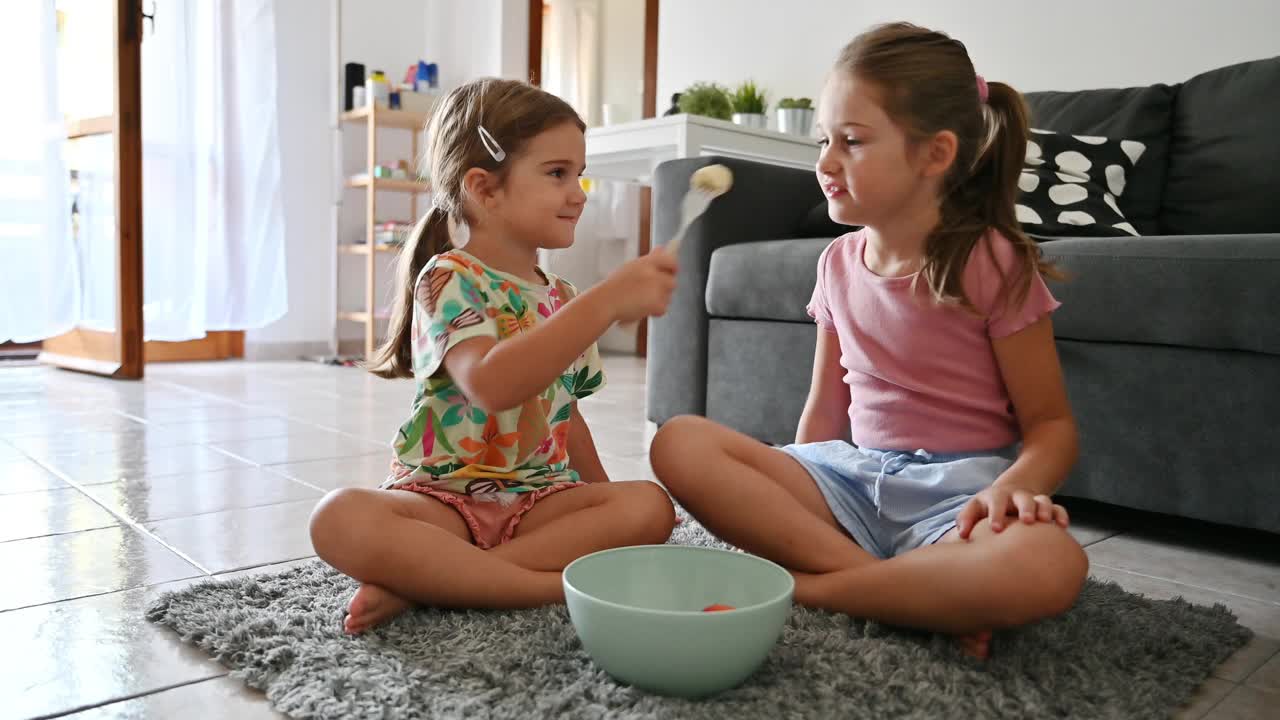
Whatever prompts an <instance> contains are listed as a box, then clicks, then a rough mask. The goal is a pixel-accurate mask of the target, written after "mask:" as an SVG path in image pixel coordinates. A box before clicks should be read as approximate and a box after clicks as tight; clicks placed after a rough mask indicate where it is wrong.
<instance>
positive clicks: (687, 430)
mask: <svg viewBox="0 0 1280 720" xmlns="http://www.w3.org/2000/svg"><path fill="white" fill-rule="evenodd" d="M650 454H651V461H652V463H653V468H654V471H655V472H656V473H657V475H658V478H659V479H660V480H661V481H662V483H663V484H664V485H666V487H667V488H668V489H669V490H670V491H671V494H672V495H673V496H674V497H675V498H676V499H677V500H678V501H679V502H680V503H681V504H682V505H683V506H684V507H685V508H686V509H688V510H689V512H690V513H692V514H693V515H694V516H695V517H696V518H698V520H700V521H701V522H702V523H703V524H704V525H705V526H706V527H707V529H709V530H711V531H712V532H713V533H715V534H716V535H718V536H719V537H721V538H722V539H724V540H725V541H726V542H729V543H731V544H733V545H736V546H737V547H740V548H743V549H744V550H747V551H748V552H752V553H755V554H758V555H761V556H763V557H766V558H769V559H770V560H773V561H774V562H777V563H779V564H781V565H783V566H785V567H787V568H788V569H790V570H792V571H793V574H794V575H795V577H796V602H798V603H800V604H802V605H808V606H811V607H819V608H824V609H828V610H835V611H839V612H844V613H847V614H849V615H852V616H855V617H861V618H868V619H873V620H877V621H881V622H885V623H889V624H896V625H902V626H909V627H915V628H920V629H924V630H934V631H938V632H945V633H950V634H954V635H961V636H969V637H968V640H967V642H966V649H967V650H970V651H971V652H973V653H974V654H978V655H985V653H986V648H985V641H984V640H983V638H984V637H987V636H989V632H990V631H991V630H993V629H1000V628H1006V627H1014V626H1018V625H1024V624H1026V623H1029V622H1033V621H1035V620H1039V619H1042V618H1045V617H1050V616H1053V615H1057V614H1059V613H1062V612H1064V611H1066V610H1067V609H1068V608H1070V607H1071V605H1072V604H1073V603H1074V602H1075V599H1076V596H1077V595H1078V594H1079V592H1080V588H1081V586H1082V585H1083V583H1084V579H1085V576H1086V574H1087V572H1088V559H1087V557H1086V556H1085V554H1084V551H1083V550H1082V549H1081V547H1080V545H1079V543H1077V542H1076V541H1075V539H1074V538H1072V537H1071V535H1070V534H1068V533H1067V532H1066V531H1065V530H1063V529H1062V528H1060V527H1058V526H1057V525H1054V524H1052V523H1036V524H1034V525H1027V524H1023V523H1010V524H1009V526H1008V527H1006V528H1005V529H1004V530H1003V531H1002V532H1000V533H995V532H992V531H991V528H990V523H989V521H988V520H983V521H982V522H981V523H980V524H979V525H978V526H977V527H976V528H975V529H974V531H973V533H972V535H971V537H970V540H968V541H961V540H959V539H958V537H957V536H956V534H955V532H954V531H952V532H950V533H948V535H947V536H945V537H944V538H942V540H941V541H940V542H938V543H937V544H934V545H928V546H924V547H920V548H918V549H915V550H912V551H909V552H906V553H903V554H901V555H898V556H896V557H893V558H891V559H888V560H878V559H876V558H875V557H873V556H872V555H871V554H870V553H868V552H867V551H866V550H864V549H862V548H861V547H859V546H858V544H857V543H855V542H854V541H853V540H852V539H851V538H850V537H849V535H848V534H847V533H846V532H845V531H844V530H843V529H842V528H841V527H840V525H839V523H838V522H837V521H836V519H835V517H834V515H832V513H831V510H830V509H829V508H828V506H827V502H826V499H825V498H824V497H823V495H822V492H821V491H820V490H819V489H818V487H817V486H816V485H815V483H814V481H813V479H812V478H811V477H810V475H809V473H808V471H806V470H805V469H804V467H803V466H802V465H800V463H799V462H797V461H796V460H795V459H793V458H792V457H791V456H789V455H787V454H786V453H784V452H782V451H781V450H778V449H775V448H772V447H769V446H767V445H764V444H762V443H760V442H758V441H756V440H755V439H753V438H750V437H748V436H746V435H743V434H741V433H738V432H735V431H733V430H730V429H729V428H726V427H723V426H721V425H718V424H716V423H714V422H711V421H710V420H706V419H705V418H700V417H681V418H675V419H673V420H671V421H669V422H668V423H666V424H665V425H663V426H662V428H661V429H660V430H659V431H658V434H657V435H656V436H655V437H654V440H653V445H652V448H651V450H650Z"/></svg>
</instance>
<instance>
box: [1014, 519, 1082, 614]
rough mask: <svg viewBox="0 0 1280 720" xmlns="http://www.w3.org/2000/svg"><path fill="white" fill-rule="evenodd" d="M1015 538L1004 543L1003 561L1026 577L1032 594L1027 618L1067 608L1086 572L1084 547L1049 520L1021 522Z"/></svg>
mask: <svg viewBox="0 0 1280 720" xmlns="http://www.w3.org/2000/svg"><path fill="white" fill-rule="evenodd" d="M1014 527H1017V526H1014ZM1009 529H1013V528H1012V527H1011V528H1009ZM1006 532H1007V530H1006ZM1018 540H1019V542H1017V543H1009V544H1008V545H1007V546H1006V551H1007V556H1006V557H1007V559H1006V562H1007V563H1008V564H1009V565H1011V566H1013V567H1014V568H1016V569H1017V572H1018V576H1019V577H1022V578H1026V579H1027V580H1028V581H1029V583H1028V589H1029V590H1030V591H1031V595H1032V596H1033V597H1034V598H1035V602H1034V603H1033V605H1034V607H1032V608H1028V609H1029V611H1030V612H1031V614H1032V615H1034V617H1030V618H1027V619H1026V622H1031V621H1033V620H1039V619H1041V618H1044V617H1053V616H1055V615H1061V614H1062V613H1064V612H1066V611H1067V610H1070V609H1071V607H1072V606H1073V605H1075V602H1076V598H1078V597H1079V596H1080V590H1081V589H1082V588H1083V587H1084V583H1085V580H1086V579H1087V578H1088V576H1089V556H1088V555H1087V554H1086V553H1085V551H1084V548H1082V547H1080V543H1078V542H1076V539H1075V538H1074V537H1072V536H1071V534H1070V533H1068V532H1067V531H1066V530H1063V529H1062V528H1060V527H1058V526H1056V525H1052V524H1049V523H1037V524H1035V525H1031V526H1022V527H1021V532H1019V533H1018Z"/></svg>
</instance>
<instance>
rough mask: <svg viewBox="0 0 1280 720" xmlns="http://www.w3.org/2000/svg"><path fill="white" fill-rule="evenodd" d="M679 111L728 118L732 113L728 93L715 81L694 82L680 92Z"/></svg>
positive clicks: (721, 118) (719, 118)
mask: <svg viewBox="0 0 1280 720" xmlns="http://www.w3.org/2000/svg"><path fill="white" fill-rule="evenodd" d="M680 112H682V113H685V114H687V115H702V116H704V117H709V118H715V119H717V120H728V119H729V117H730V116H731V115H732V114H733V104H732V103H730V102H729V93H728V91H726V90H725V89H724V88H723V87H721V86H720V85H717V84H715V83H694V84H693V85H690V86H689V89H688V90H685V91H684V92H682V93H680Z"/></svg>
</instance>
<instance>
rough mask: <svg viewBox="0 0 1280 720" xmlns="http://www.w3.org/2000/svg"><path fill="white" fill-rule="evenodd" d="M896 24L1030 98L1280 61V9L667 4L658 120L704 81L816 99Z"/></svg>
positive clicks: (1181, 3)
mask: <svg viewBox="0 0 1280 720" xmlns="http://www.w3.org/2000/svg"><path fill="white" fill-rule="evenodd" d="M890 20H907V21H910V22H915V23H918V24H921V25H925V26H926V27H932V28H935V29H938V30H943V31H945V32H947V33H949V34H951V35H952V36H953V37H956V38H957V39H959V40H961V41H963V42H964V43H965V45H966V46H967V47H968V48H969V54H970V56H971V57H972V58H973V61H974V65H975V66H976V67H977V69H978V72H980V73H982V74H983V75H985V76H986V77H987V78H988V79H990V80H1000V81H1002V82H1008V83H1009V84H1011V85H1013V86H1014V87H1016V88H1018V89H1019V90H1022V91H1024V92H1026V91H1032V90H1079V89H1085V88H1094V87H1125V86H1130V85H1148V84H1152V83H1157V82H1166V83H1175V82H1181V81H1183V80H1186V79H1187V78H1189V77H1191V76H1192V75H1195V74H1196V73H1199V72H1203V71H1205V70H1211V69H1213V68H1217V67H1221V66H1223V65H1229V64H1232V63H1235V62H1241V61H1244V60H1253V59H1257V58H1263V57H1270V56H1273V55H1277V54H1280V31H1278V29H1280V2H1277V1H1276V0H1223V1H1222V2H1218V3H1207V2H1202V1H1200V0H1164V1H1162V0H1072V1H1071V2H1027V1H1026V0H966V1H965V2H949V1H945V0H894V1H893V2H887V1H882V2H876V3H853V2H849V0H804V1H802V2H797V3H781V2H776V0H696V2H688V1H677V0H664V1H663V2H662V5H661V8H660V10H659V13H658V25H659V27H658V105H659V112H661V111H662V110H663V109H664V108H666V107H668V106H669V98H670V96H671V93H673V92H678V91H679V90H681V89H683V88H685V87H687V86H689V85H690V84H692V83H693V82H696V81H699V80H708V81H716V82H720V83H723V84H727V85H732V84H736V83H738V82H740V81H742V80H743V79H745V78H747V77H753V78H755V79H756V81H757V82H759V83H761V84H763V85H764V87H765V88H767V89H768V90H769V91H770V98H771V100H772V101H776V100H777V99H778V98H781V97H784V96H801V95H804V96H809V97H813V98H814V99H815V100H816V98H817V94H818V92H819V91H820V90H821V87H822V82H823V76H824V74H825V73H826V71H827V70H828V69H829V68H830V66H831V64H832V62H833V61H834V59H835V56H836V54H837V53H838V52H839V51H840V48H841V47H843V45H844V44H845V43H847V42H848V41H849V40H850V39H852V38H853V37H854V36H855V35H856V34H857V33H859V32H861V31H863V30H865V29H866V28H867V27H868V26H870V25H873V24H876V23H880V22H886V21H890Z"/></svg>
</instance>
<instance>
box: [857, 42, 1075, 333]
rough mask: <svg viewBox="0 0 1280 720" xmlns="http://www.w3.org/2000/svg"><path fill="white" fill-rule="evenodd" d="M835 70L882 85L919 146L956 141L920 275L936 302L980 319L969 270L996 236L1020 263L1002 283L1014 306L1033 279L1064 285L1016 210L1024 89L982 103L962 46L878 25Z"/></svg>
mask: <svg viewBox="0 0 1280 720" xmlns="http://www.w3.org/2000/svg"><path fill="white" fill-rule="evenodd" d="M835 69H836V70H837V71H842V72H848V73H851V74H852V75H853V76H854V77H857V78H858V79H860V80H864V81H867V82H870V83H871V84H872V85H874V86H876V87H877V89H879V91H880V93H879V94H880V100H881V104H882V106H883V108H884V110H885V112H886V113H887V114H888V115H889V117H890V119H892V120H893V121H894V123H895V124H897V125H898V126H899V127H901V128H902V129H903V130H904V132H906V134H907V136H908V137H909V138H910V139H911V140H912V141H920V140H923V139H925V138H927V137H930V136H932V135H933V134H935V133H937V132H940V131H942V130H950V131H951V132H953V133H955V135H956V138H957V140H958V143H957V147H956V158H955V162H954V163H953V164H952V166H951V168H950V169H949V170H948V171H947V175H946V176H945V177H944V178H943V185H942V198H941V201H942V205H941V219H940V220H939V222H938V225H937V227H935V228H934V229H933V231H932V232H931V233H930V235H929V238H928V240H927V242H926V244H925V262H924V266H923V268H922V269H921V272H920V274H919V275H918V276H917V278H924V280H925V282H926V283H927V284H928V287H929V292H930V294H931V295H932V296H933V298H934V300H936V301H937V302H940V303H946V304H956V305H960V306H962V307H964V308H966V309H968V310H970V311H974V312H977V311H976V308H975V307H974V305H973V302H972V299H971V298H968V297H967V296H966V295H965V292H964V269H965V265H966V263H967V261H968V259H969V255H970V253H972V252H973V249H974V246H975V245H976V244H977V243H978V241H979V240H980V239H981V238H982V236H983V235H985V234H986V233H987V232H988V231H989V230H991V229H994V230H997V231H998V232H1000V234H1002V235H1004V236H1005V237H1006V238H1008V239H1009V241H1010V242H1011V243H1013V247H1014V249H1015V251H1016V257H1017V259H1018V263H1019V266H1018V268H1017V269H1016V270H1015V272H1014V273H1013V277H1012V278H1009V277H1003V278H1002V279H1001V290H1000V296H1001V297H1002V298H1004V299H1005V300H1006V301H1007V300H1009V299H1012V300H1013V303H1014V305H1015V306H1020V305H1021V304H1022V303H1023V301H1025V300H1026V297H1027V293H1028V292H1030V289H1031V280H1032V277H1033V273H1037V272H1038V273H1041V274H1042V275H1044V276H1046V277H1050V278H1055V279H1063V277H1064V276H1063V274H1062V273H1060V272H1059V271H1058V270H1057V269H1056V268H1054V267H1053V265H1052V264H1050V263H1048V262H1046V261H1045V260H1044V259H1043V258H1042V257H1041V254H1040V247H1039V245H1037V244H1036V242H1035V241H1034V240H1032V239H1031V238H1029V237H1027V235H1026V234H1025V233H1023V232H1022V228H1021V226H1020V225H1019V223H1018V220H1017V215H1016V212H1015V210H1014V202H1015V201H1016V199H1017V196H1018V178H1019V177H1020V175H1021V173H1022V166H1023V161H1024V158H1025V155H1026V148H1027V135H1028V132H1029V130H1028V126H1027V108H1026V104H1025V103H1024V102H1023V100H1022V96H1021V95H1019V94H1018V91H1017V90H1014V89H1013V88H1012V87H1010V86H1008V85H1006V84H1004V83H1001V82H991V83H987V84H986V85H987V97H985V98H983V97H981V96H980V93H979V88H978V77H977V74H976V73H975V72H974V68H973V63H972V61H970V59H969V53H968V51H967V50H966V49H965V46H964V43H962V42H960V41H959V40H954V39H952V38H951V37H950V36H948V35H946V34H945V33H941V32H936V31H933V30H927V29H925V28H922V27H918V26H916V25H911V24H909V23H891V24H887V25H880V26H878V27H876V28H873V29H872V30H870V31H868V32H866V33H863V34H861V35H859V36H858V37H856V38H854V39H853V41H852V42H850V43H849V44H848V45H846V46H845V48H844V49H843V50H842V51H841V53H840V58H839V60H837V61H836V66H835ZM988 250H989V251H991V248H990V247H988ZM992 252H993V251H992ZM992 260H993V261H994V260H995V257H994V254H993V255H992ZM997 267H999V265H997Z"/></svg>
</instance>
